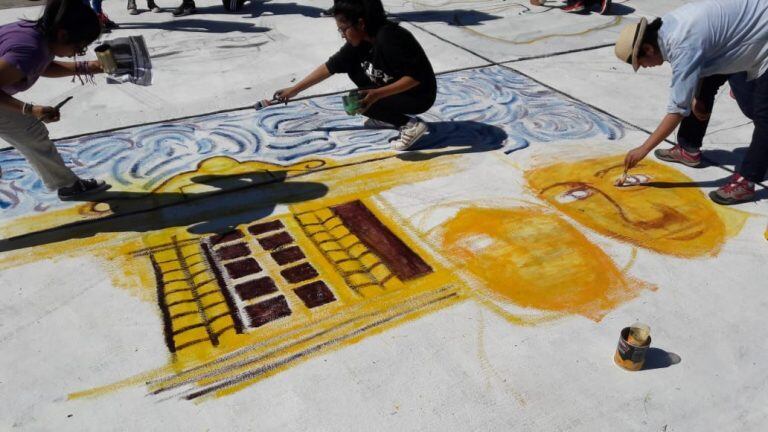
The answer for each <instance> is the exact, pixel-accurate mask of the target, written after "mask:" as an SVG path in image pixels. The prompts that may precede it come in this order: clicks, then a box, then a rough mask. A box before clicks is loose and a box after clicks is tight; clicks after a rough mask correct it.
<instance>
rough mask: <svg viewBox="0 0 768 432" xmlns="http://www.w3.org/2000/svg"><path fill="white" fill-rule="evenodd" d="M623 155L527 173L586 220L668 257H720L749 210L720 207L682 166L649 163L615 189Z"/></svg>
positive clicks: (545, 194)
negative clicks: (632, 180) (679, 168)
mask: <svg viewBox="0 0 768 432" xmlns="http://www.w3.org/2000/svg"><path fill="white" fill-rule="evenodd" d="M622 170H623V164H622V157H619V156H614V157H608V158H601V159H589V160H583V161H579V162H569V163H559V164H555V165H550V166H547V167H544V168H539V169H534V170H530V171H528V172H526V174H525V178H526V180H527V181H528V185H529V187H530V188H531V189H532V190H533V192H534V193H536V194H537V195H538V196H540V197H541V198H542V199H544V200H545V201H547V202H548V203H549V204H551V205H553V206H554V207H556V208H557V209H558V210H560V211H562V212H563V213H565V214H566V215H568V216H570V217H571V218H573V219H575V220H576V221H577V222H579V223H580V224H582V225H584V226H586V227H588V228H590V229H592V230H594V231H596V232H598V233H600V234H603V235H606V236H609V237H612V238H615V239H618V240H621V241H626V242H628V243H631V244H634V245H637V246H639V247H642V248H645V249H649V250H653V251H656V252H659V253H662V254H666V255H675V256H679V257H683V258H693V257H701V256H715V255H717V254H718V253H719V252H720V248H721V246H722V245H723V243H724V241H725V239H726V238H727V237H728V236H730V235H733V234H735V233H737V232H738V231H739V230H740V229H741V227H742V226H743V224H744V222H745V220H746V214H744V213H740V212H736V211H733V210H731V211H723V210H722V209H716V208H715V204H713V203H712V202H711V201H710V200H709V199H707V198H706V197H705V196H704V194H703V193H702V192H701V190H700V189H699V188H698V187H697V186H698V185H697V184H696V182H694V181H693V180H691V179H690V178H688V177H686V176H685V175H683V174H682V173H681V172H679V171H677V170H676V169H674V168H672V167H669V166H666V165H662V164H659V163H656V162H653V161H643V162H642V163H641V164H640V165H638V167H637V168H635V169H634V170H633V173H632V174H633V176H634V177H636V178H642V179H644V181H643V182H639V183H638V184H635V185H625V186H623V187H615V186H614V184H613V183H614V181H615V179H616V177H617V176H618V175H620V174H621V172H622Z"/></svg>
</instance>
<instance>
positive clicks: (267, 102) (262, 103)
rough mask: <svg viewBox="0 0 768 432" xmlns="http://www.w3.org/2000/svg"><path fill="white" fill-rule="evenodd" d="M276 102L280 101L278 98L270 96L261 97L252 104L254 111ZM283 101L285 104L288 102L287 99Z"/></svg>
mask: <svg viewBox="0 0 768 432" xmlns="http://www.w3.org/2000/svg"><path fill="white" fill-rule="evenodd" d="M276 103H280V100H279V99H277V98H272V99H262V100H260V101H258V102H256V103H255V104H253V109H255V110H256V111H258V110H260V109H262V108H266V107H268V106H270V105H274V104H276ZM285 103H286V104H287V103H288V101H286V102H285Z"/></svg>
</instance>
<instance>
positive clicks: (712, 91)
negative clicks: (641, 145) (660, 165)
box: [654, 75, 728, 167]
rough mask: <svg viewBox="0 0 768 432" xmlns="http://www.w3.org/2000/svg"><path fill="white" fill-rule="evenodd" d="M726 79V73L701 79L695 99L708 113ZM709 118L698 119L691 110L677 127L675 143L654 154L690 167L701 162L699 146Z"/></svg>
mask: <svg viewBox="0 0 768 432" xmlns="http://www.w3.org/2000/svg"><path fill="white" fill-rule="evenodd" d="M727 80H728V75H713V76H709V77H706V78H704V79H702V80H701V85H700V87H699V91H698V92H697V94H696V100H697V103H698V104H699V106H701V107H703V108H704V109H705V110H706V111H707V112H708V113H711V112H712V107H713V105H714V103H715V96H717V92H718V90H719V89H720V87H722V85H723V84H725V82H726V81H727ZM708 125H709V118H706V119H704V120H700V119H698V118H697V117H696V116H695V115H694V114H693V112H691V114H689V115H688V117H685V118H684V119H683V121H682V122H681V123H680V127H678V129H677V145H676V146H674V147H671V148H666V149H658V150H656V151H654V155H656V157H657V158H658V159H661V160H663V161H666V162H676V163H681V164H683V165H687V166H690V167H696V166H699V165H700V164H701V146H702V143H703V141H704V135H705V134H706V133H707V126H708Z"/></svg>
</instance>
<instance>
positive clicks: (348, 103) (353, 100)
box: [341, 90, 362, 115]
mask: <svg viewBox="0 0 768 432" xmlns="http://www.w3.org/2000/svg"><path fill="white" fill-rule="evenodd" d="M341 101H342V103H343V104H344V111H345V112H346V113H347V114H349V115H355V114H357V113H358V112H359V111H360V109H362V105H361V104H360V101H361V99H360V93H358V92H357V90H352V91H351V92H349V95H347V96H342V97H341Z"/></svg>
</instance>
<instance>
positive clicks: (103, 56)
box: [94, 44, 117, 74]
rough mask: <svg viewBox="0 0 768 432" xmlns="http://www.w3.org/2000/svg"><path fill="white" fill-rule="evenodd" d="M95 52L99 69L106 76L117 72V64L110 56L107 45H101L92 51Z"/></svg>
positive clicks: (110, 51)
mask: <svg viewBox="0 0 768 432" xmlns="http://www.w3.org/2000/svg"><path fill="white" fill-rule="evenodd" d="M94 51H95V52H96V58H97V59H98V60H99V63H101V69H102V70H103V71H104V72H105V73H108V74H112V73H115V71H116V70H117V62H115V57H114V56H113V55H112V50H111V49H109V45H107V44H101V45H99V46H97V47H96V49H95V50H94Z"/></svg>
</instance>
